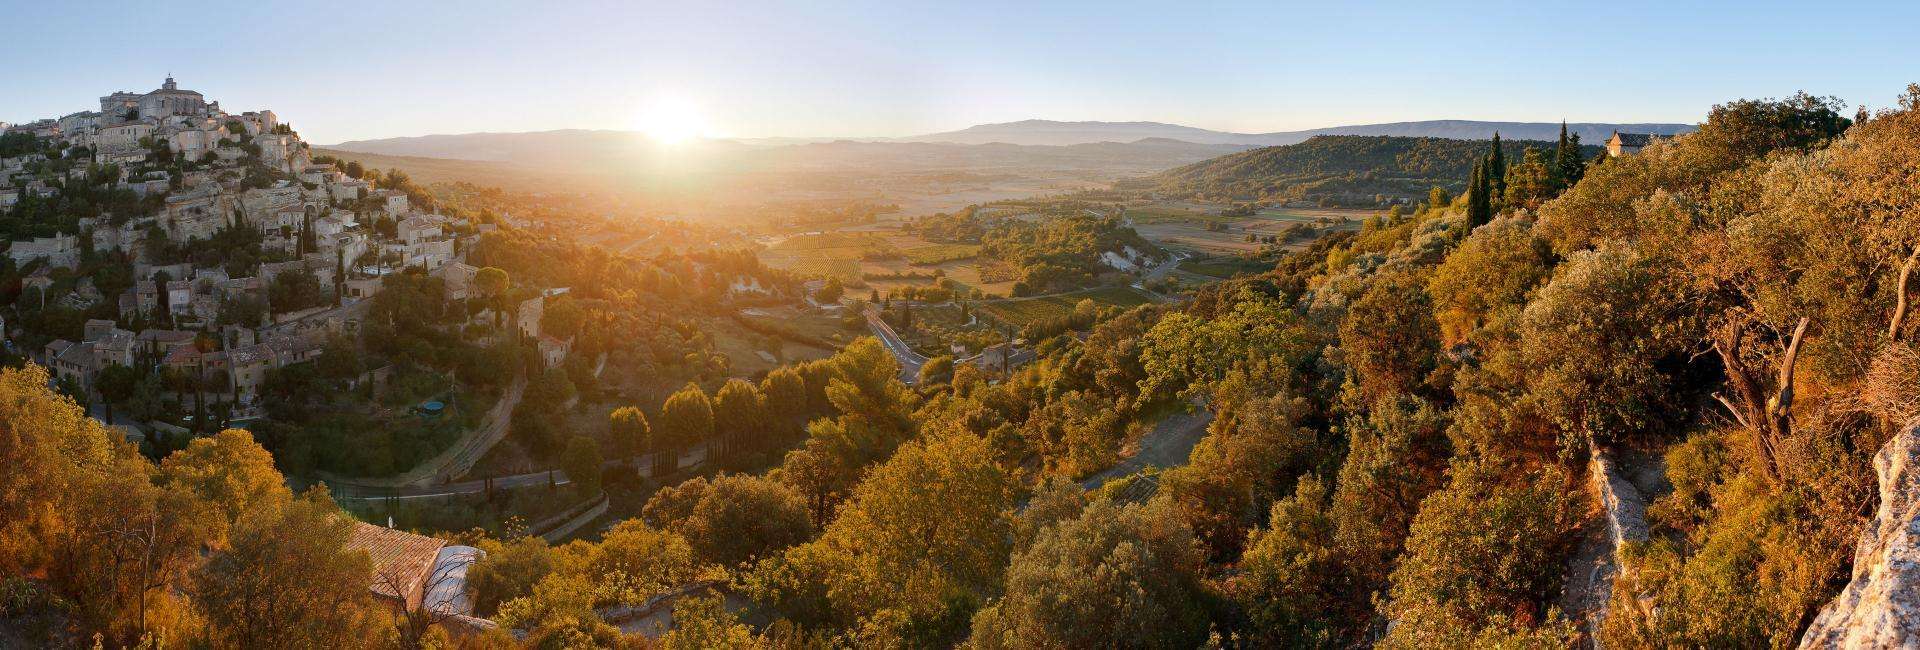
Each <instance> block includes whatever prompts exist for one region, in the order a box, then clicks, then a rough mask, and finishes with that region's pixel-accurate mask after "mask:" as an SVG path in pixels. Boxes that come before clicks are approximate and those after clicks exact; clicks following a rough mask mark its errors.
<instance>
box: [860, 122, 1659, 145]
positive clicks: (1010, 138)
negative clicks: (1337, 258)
mask: <svg viewBox="0 0 1920 650" xmlns="http://www.w3.org/2000/svg"><path fill="white" fill-rule="evenodd" d="M1567 130H1568V131H1569V132H1571V133H1576V134H1579V136H1580V141H1581V142H1584V143H1586V144H1600V143H1601V142H1602V141H1604V140H1605V139H1606V138H1607V137H1608V136H1610V135H1612V134H1613V132H1614V131H1623V132H1626V133H1651V134H1657V135H1676V134H1680V133H1687V132H1690V131H1693V130H1694V127H1693V125H1691V124H1669V123H1620V124H1615V123H1606V122H1572V123H1568V124H1567ZM1496 132H1497V133H1499V134H1500V135H1501V137H1504V138H1507V139H1511V140H1546V141H1553V140H1557V139H1559V137H1560V123H1559V122H1483V121H1476V120H1426V121H1419V122H1391V123H1386V124H1356V125H1351V126H1332V127H1325V128H1319V129H1307V130H1303V131H1277V132H1273V133H1231V132H1227V131H1213V130H1209V129H1202V128H1197V127H1191V126H1182V125H1178V124H1165V123H1161V122H1060V121H1053V120H1022V121H1019V122H1003V123H999V124H980V125H975V126H970V127H967V128H964V129H960V130H958V131H947V132H944V133H929V134H926V135H917V136H911V137H906V138H896V140H901V141H910V142H952V143H956V144H985V143H989V142H1005V143H1009V144H1027V145H1069V144H1081V143H1087V142H1132V141H1135V140H1139V139H1141V138H1169V139H1174V140H1182V141H1185V142H1193V143H1198V144H1240V145H1254V146H1263V147H1264V146H1276V145H1288V144H1299V143H1301V142H1306V141H1307V139H1308V138H1311V137H1313V136H1316V135H1388V136H1400V137H1414V138H1449V139H1455V140H1485V139H1488V138H1491V137H1493V134H1494V133H1496Z"/></svg>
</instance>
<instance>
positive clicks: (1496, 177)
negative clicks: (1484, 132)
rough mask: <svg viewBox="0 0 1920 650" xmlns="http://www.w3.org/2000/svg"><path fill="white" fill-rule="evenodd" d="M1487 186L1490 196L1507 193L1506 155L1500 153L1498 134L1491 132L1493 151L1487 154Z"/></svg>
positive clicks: (1497, 132)
mask: <svg viewBox="0 0 1920 650" xmlns="http://www.w3.org/2000/svg"><path fill="white" fill-rule="evenodd" d="M1486 174H1487V184H1488V187H1489V188H1491V189H1492V192H1491V194H1492V196H1504V195H1505V194H1506V193H1507V155H1506V154H1505V153H1503V152H1501V151H1500V132H1499V131H1494V132H1493V151H1491V152H1489V153H1487V171H1486Z"/></svg>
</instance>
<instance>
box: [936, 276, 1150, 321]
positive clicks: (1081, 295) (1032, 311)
mask: <svg viewBox="0 0 1920 650" xmlns="http://www.w3.org/2000/svg"><path fill="white" fill-rule="evenodd" d="M1087 299H1092V300H1093V301H1094V302H1095V303H1098V304H1102V305H1112V306H1115V307H1119V308H1121V309H1126V308H1129V307H1134V306H1136V305H1144V304H1147V303H1149V302H1154V301H1155V300H1154V297H1153V296H1151V295H1148V294H1147V293H1146V292H1144V291H1141V290H1139V289H1135V288H1133V287H1126V286H1122V287H1103V288H1099V289H1087V290H1085V291H1073V292H1068V293H1056V294H1053V295H1050V296H1039V297H1035V298H1014V299H1010V300H995V301H991V302H980V303H975V304H974V307H975V308H976V309H978V310H980V313H981V315H983V316H990V317H993V318H994V319H996V320H999V321H1001V322H1004V323H1007V324H1011V325H1016V326H1024V325H1026V324H1028V323H1032V322H1035V321H1042V320H1047V319H1051V318H1059V317H1063V316H1069V315H1072V314H1073V306H1074V305H1077V304H1079V303H1080V301H1081V300H1087Z"/></svg>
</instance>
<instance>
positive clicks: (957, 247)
mask: <svg viewBox="0 0 1920 650" xmlns="http://www.w3.org/2000/svg"><path fill="white" fill-rule="evenodd" d="M903 254H904V255H906V258H907V262H908V263H910V264H913V265H915V266H928V265H933V264H939V263H942V262H958V261H960V260H968V259H973V257H974V256H976V255H979V254H980V245H979V244H928V245H926V246H921V247H918V248H909V249H906V250H905V251H904V253H903Z"/></svg>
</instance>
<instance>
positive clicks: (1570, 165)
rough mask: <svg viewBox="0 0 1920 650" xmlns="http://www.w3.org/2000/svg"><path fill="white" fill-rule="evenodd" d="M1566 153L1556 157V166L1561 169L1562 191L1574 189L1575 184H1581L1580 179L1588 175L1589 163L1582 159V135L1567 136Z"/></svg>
mask: <svg viewBox="0 0 1920 650" xmlns="http://www.w3.org/2000/svg"><path fill="white" fill-rule="evenodd" d="M1565 151H1566V152H1565V153H1564V154H1561V155H1558V156H1555V157H1554V158H1555V160H1554V163H1555V165H1556V166H1558V167H1559V168H1560V179H1561V182H1562V183H1563V184H1562V185H1561V186H1560V187H1561V189H1566V188H1569V187H1573V184H1574V183H1578V182H1580V177H1581V176H1585V175H1586V173H1587V162H1586V161H1585V160H1581V158H1580V134H1578V133H1575V134H1572V135H1569V136H1567V147H1566V150H1565Z"/></svg>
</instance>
